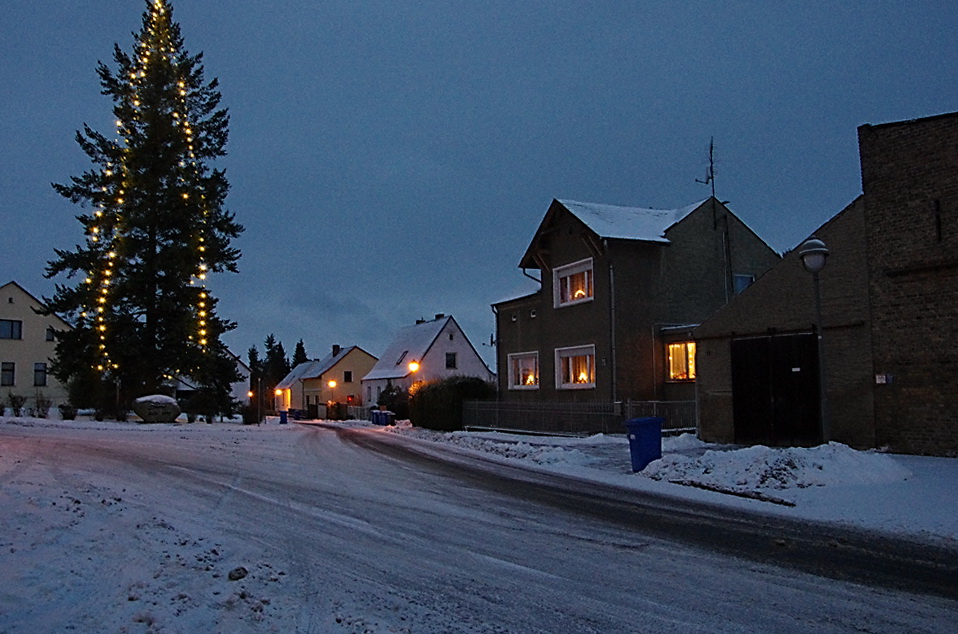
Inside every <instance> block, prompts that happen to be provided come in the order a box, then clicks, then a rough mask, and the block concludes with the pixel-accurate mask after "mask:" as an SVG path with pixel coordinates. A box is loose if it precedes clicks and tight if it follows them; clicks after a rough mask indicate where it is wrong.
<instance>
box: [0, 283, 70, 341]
mask: <svg viewBox="0 0 958 634" xmlns="http://www.w3.org/2000/svg"><path fill="white" fill-rule="evenodd" d="M8 286H13V287H15V288H18V289H20V292H21V293H23V294H24V295H26V296H27V297H29V298H30V299H31V300H33V301H34V302H36V303H37V305H38V306H40V307H41V308H42V309H44V310H46V309H47V305H46V304H44V303H43V302H42V301H40V300H39V299H37V297H36V296H35V295H34V294H33V293H31V292H30V291H28V290H27V289H25V288H23V286H22V285H21V284H20V283H19V282H17V281H16V280H10V281H9V282H7V283H6V284H4V285H3V286H0V292H2V291H3V289H5V288H6V287H8ZM50 316H51V317H56V318H57V319H58V320H60V322H61V323H63V325H64V326H66V327H67V328H70V329H71V330H72V329H73V325H72V324H71V323H70V322H68V321H67V320H66V319H64V318H63V317H61V316H60V315H58V314H56V313H53V312H51V313H50Z"/></svg>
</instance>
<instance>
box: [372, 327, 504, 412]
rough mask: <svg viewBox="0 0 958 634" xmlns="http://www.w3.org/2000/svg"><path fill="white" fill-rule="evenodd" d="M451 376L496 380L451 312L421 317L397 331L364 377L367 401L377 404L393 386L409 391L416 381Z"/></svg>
mask: <svg viewBox="0 0 958 634" xmlns="http://www.w3.org/2000/svg"><path fill="white" fill-rule="evenodd" d="M451 376H474V377H479V378H481V379H482V380H484V381H490V382H491V381H494V380H495V375H494V374H493V373H492V372H491V371H490V370H489V367H488V366H487V365H486V363H485V361H483V360H482V357H480V356H479V353H478V352H476V349H475V347H473V345H472V343H471V342H470V341H469V339H468V337H466V334H465V333H464V332H463V331H462V328H460V327H459V324H458V323H457V322H456V320H455V319H454V318H453V317H452V315H443V314H439V315H436V317H435V319H432V320H428V321H427V320H425V319H420V320H419V321H417V322H416V323H415V325H412V326H406V327H405V328H402V329H400V330H399V332H397V333H396V336H395V337H393V340H392V343H390V344H389V346H388V347H387V348H386V351H385V352H384V353H383V355H382V357H380V359H379V361H378V362H377V363H376V365H375V367H373V369H372V370H371V371H370V372H369V373H368V374H367V375H366V376H365V377H363V390H364V391H365V394H366V403H368V404H374V403H376V402H377V401H378V400H379V396H380V395H381V394H382V393H383V392H384V391H386V388H388V387H390V386H392V387H397V388H399V389H403V390H408V389H409V387H410V386H411V385H412V384H413V383H418V382H420V381H435V380H439V379H444V378H447V377H451Z"/></svg>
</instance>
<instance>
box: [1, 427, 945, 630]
mask: <svg viewBox="0 0 958 634" xmlns="http://www.w3.org/2000/svg"><path fill="white" fill-rule="evenodd" d="M0 486H2V488H0V505H2V509H3V514H2V520H0V524H2V534H0V575H2V578H3V579H4V582H3V588H2V590H0V631H2V632H21V631H23V632H26V631H67V630H73V631H129V632H145V631H168V632H177V631H180V632H196V631H210V632H213V631H224V632H225V631H276V632H290V631H303V632H633V631H647V632H743V631H748V632H752V631H775V632H789V631H796V632H797V631H803V632H804V631H816V632H844V631H871V632H902V631H917V632H941V631H948V630H949V628H951V627H952V626H953V624H954V622H955V620H956V617H958V605H956V603H955V602H954V601H949V600H947V599H940V598H934V597H925V596H916V595H909V594H903V593H896V592H892V591H888V590H879V589H873V588H866V587H861V586H856V585H853V584H848V583H841V582H836V581H829V580H824V579H822V578H820V577H814V576H810V575H806V574H802V573H797V572H794V571H791V570H785V569H779V568H775V567H771V566H765V565H759V564H755V563H750V562H747V561H743V560H739V559H735V558H730V557H726V556H722V555H718V554H713V553H708V552H706V551H703V550H701V549H695V548H691V547H686V546H682V545H679V544H676V543H673V542H671V541H668V540H663V539H661V538H656V537H649V536H643V535H641V534H637V533H636V531H634V530H630V529H628V528H625V527H623V526H622V525H621V524H618V523H614V522H607V521H603V520H601V519H600V518H597V517H594V516H589V515H583V514H579V513H575V512H570V511H567V510H562V509H560V508H556V507H555V506H552V505H546V504H542V503H540V502H536V501H534V500H529V499H516V498H515V497H514V496H511V495H509V494H508V492H505V491H498V492H497V491H495V490H492V489H489V488H487V487H483V486H481V485H480V484H477V483H476V482H475V481H474V480H464V479H461V478H458V477H455V475H454V474H445V473H444V472H443V471H441V470H423V469H421V468H420V467H419V466H418V465H417V463H415V462H409V461H404V460H402V459H400V458H397V457H393V456H391V455H389V454H383V453H378V452H371V451H368V450H366V449H364V448H362V447H361V446H358V445H357V444H355V443H351V442H343V440H342V439H341V438H340V436H339V435H338V434H337V433H336V432H335V431H331V430H327V429H322V428H302V427H298V426H284V427H241V426H228V425H196V426H176V427H171V426H142V427H139V428H130V427H118V428H117V429H70V428H67V427H39V426H37V427H30V426H21V425H8V424H3V425H0ZM231 576H232V577H239V578H237V579H235V580H231V578H230V577H231Z"/></svg>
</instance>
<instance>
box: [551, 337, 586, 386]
mask: <svg viewBox="0 0 958 634" xmlns="http://www.w3.org/2000/svg"><path fill="white" fill-rule="evenodd" d="M556 387H557V388H559V389H561V390H578V389H586V388H593V387H595V346H577V347H575V348H559V349H557V350H556Z"/></svg>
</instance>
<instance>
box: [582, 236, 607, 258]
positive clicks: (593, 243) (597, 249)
mask: <svg viewBox="0 0 958 634" xmlns="http://www.w3.org/2000/svg"><path fill="white" fill-rule="evenodd" d="M579 237H581V238H582V241H583V242H584V243H585V246H586V247H587V248H588V249H589V252H590V253H591V254H592V257H594V258H597V257H599V256H601V255H604V254H605V248H604V247H603V245H602V240H601V239H600V238H599V236H597V235H596V234H595V232H593V231H591V230H588V229H586V230H585V231H582V232H581V233H580V234H579Z"/></svg>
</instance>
